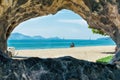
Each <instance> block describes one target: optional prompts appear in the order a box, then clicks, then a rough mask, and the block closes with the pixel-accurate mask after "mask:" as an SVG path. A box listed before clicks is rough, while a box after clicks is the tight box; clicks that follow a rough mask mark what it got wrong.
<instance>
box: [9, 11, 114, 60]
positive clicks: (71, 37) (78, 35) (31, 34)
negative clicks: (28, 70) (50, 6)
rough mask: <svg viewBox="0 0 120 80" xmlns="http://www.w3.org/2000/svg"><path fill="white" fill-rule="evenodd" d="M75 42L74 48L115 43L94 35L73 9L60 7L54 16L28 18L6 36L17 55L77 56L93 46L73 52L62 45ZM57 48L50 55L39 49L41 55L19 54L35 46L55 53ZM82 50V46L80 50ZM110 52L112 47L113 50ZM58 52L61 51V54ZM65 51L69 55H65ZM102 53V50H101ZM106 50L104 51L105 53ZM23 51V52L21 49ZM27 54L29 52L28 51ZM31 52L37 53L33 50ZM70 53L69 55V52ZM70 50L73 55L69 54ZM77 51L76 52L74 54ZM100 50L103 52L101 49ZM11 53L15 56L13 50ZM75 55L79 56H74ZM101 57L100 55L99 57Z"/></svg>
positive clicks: (107, 38)
mask: <svg viewBox="0 0 120 80" xmlns="http://www.w3.org/2000/svg"><path fill="white" fill-rule="evenodd" d="M72 42H73V43H74V44H75V47H76V48H78V47H90V46H103V45H114V42H113V41H112V40H111V39H110V38H109V37H108V36H107V37H106V36H102V35H100V34H94V33H93V32H92V30H91V29H90V28H88V24H87V22H86V21H85V20H84V19H83V18H82V17H80V16H79V15H78V14H76V13H74V12H73V11H70V10H66V9H63V10H61V11H59V12H58V13H56V14H55V15H48V16H43V17H37V18H33V19H30V20H27V21H25V22H23V23H21V24H19V25H18V26H17V27H16V28H15V29H14V31H13V32H12V33H11V36H10V37H9V38H8V47H15V49H16V50H17V51H16V53H18V56H19V57H20V58H24V57H25V58H27V57H43V58H47V57H52V55H53V57H61V56H72V57H76V56H78V55H80V53H85V51H87V52H89V51H90V50H92V49H88V50H83V52H81V51H78V50H77V49H75V50H73V51H74V52H71V53H70V52H69V51H70V50H69V51H68V52H67V50H66V51H65V50H62V49H61V48H70V45H71V43H72ZM56 48H58V51H57V53H56V54H61V55H55V54H51V55H50V56H49V55H48V56H46V55H44V56H43V55H42V54H44V53H47V51H45V52H44V51H41V50H40V51H38V53H40V54H41V55H40V54H36V55H32V56H27V57H26V55H29V54H26V55H24V57H23V56H21V55H19V53H22V52H21V51H20V50H31V49H32V50H34V49H51V50H50V51H51V52H50V53H54V50H53V49H56ZM80 50H81V49H80ZM112 51H113V50H112ZM60 52H61V53H60ZM63 52H66V53H68V54H65V55H64V53H63ZM103 52H104V51H103ZM107 52H109V51H106V53H107ZM23 53H24V51H23ZM26 53H30V52H29V51H27V52H26ZM31 53H34V54H35V53H37V52H36V51H33V52H31ZM69 53H70V54H69ZM72 53H73V54H72ZM75 53H77V55H75ZM101 53H102V52H101ZM14 56H17V55H16V54H15V52H14ZM76 58H79V56H78V57H76ZM98 58H100V56H98Z"/></svg>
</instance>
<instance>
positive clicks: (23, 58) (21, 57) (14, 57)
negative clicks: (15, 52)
mask: <svg viewBox="0 0 120 80" xmlns="http://www.w3.org/2000/svg"><path fill="white" fill-rule="evenodd" d="M12 58H22V59H26V58H30V57H24V56H13V57H12Z"/></svg>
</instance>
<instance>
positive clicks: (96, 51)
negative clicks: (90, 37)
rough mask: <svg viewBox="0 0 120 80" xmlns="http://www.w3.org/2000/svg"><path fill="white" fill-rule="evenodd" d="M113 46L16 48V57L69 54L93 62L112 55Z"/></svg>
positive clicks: (49, 56) (44, 56)
mask: <svg viewBox="0 0 120 80" xmlns="http://www.w3.org/2000/svg"><path fill="white" fill-rule="evenodd" d="M114 49H115V46H85V47H73V48H52V49H27V50H16V51H15V53H16V54H17V55H15V56H14V58H15V59H16V58H17V59H25V58H29V57H39V58H57V57H63V56H71V57H74V58H77V59H81V60H87V61H92V62H95V61H96V60H97V59H99V58H102V57H106V56H109V55H114V54H112V53H114V51H115V50H114Z"/></svg>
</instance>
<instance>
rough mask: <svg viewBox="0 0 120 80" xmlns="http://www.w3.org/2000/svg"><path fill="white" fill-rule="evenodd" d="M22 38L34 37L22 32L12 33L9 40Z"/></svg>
mask: <svg viewBox="0 0 120 80" xmlns="http://www.w3.org/2000/svg"><path fill="white" fill-rule="evenodd" d="M22 39H32V38H31V37H30V36H27V35H24V34H20V33H12V34H11V35H10V37H9V40H22Z"/></svg>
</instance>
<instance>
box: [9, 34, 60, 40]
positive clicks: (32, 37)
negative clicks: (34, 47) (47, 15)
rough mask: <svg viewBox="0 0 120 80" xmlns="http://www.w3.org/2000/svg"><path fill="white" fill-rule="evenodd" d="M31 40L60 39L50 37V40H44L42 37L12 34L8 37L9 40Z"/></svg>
mask: <svg viewBox="0 0 120 80" xmlns="http://www.w3.org/2000/svg"><path fill="white" fill-rule="evenodd" d="M33 39H35V40H36V39H39V40H46V39H48V40H59V39H61V38H59V37H50V38H44V37H42V36H28V35H24V34H21V33H12V34H11V35H10V37H9V40H33Z"/></svg>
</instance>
